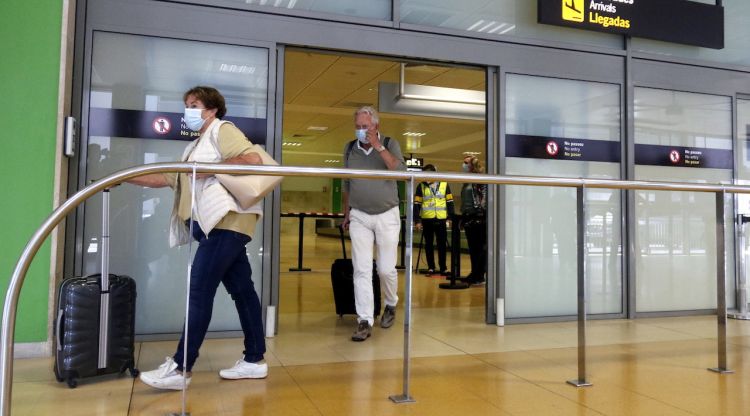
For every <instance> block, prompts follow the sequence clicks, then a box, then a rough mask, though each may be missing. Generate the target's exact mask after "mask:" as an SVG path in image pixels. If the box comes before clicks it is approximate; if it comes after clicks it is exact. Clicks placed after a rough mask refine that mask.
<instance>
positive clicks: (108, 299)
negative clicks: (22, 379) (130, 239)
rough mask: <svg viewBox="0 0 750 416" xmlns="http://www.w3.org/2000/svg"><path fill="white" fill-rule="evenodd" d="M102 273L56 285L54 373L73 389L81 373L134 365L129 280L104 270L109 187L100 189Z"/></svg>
mask: <svg viewBox="0 0 750 416" xmlns="http://www.w3.org/2000/svg"><path fill="white" fill-rule="evenodd" d="M102 202H103V211H102V239H101V252H100V253H101V260H102V272H101V273H100V274H94V275H91V276H88V277H77V278H72V279H66V280H64V281H63V282H62V284H61V285H60V291H59V298H58V302H57V305H58V307H57V319H56V325H55V340H56V342H55V376H56V378H57V381H59V382H63V381H67V383H68V386H69V387H71V388H73V387H76V386H77V385H78V379H79V378H81V377H91V376H97V375H103V374H111V373H123V372H124V371H125V370H129V371H130V375H131V376H133V377H136V376H137V375H138V370H137V369H136V368H135V354H134V352H135V299H136V289H135V280H133V279H132V278H130V277H128V276H117V275H114V274H109V190H108V189H107V190H105V191H104V192H103V193H102Z"/></svg>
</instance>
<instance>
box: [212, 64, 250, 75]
mask: <svg viewBox="0 0 750 416" xmlns="http://www.w3.org/2000/svg"><path fill="white" fill-rule="evenodd" d="M219 72H228V73H230V74H248V75H251V74H254V73H255V67H254V66H250V65H241V64H240V65H237V64H221V65H219Z"/></svg>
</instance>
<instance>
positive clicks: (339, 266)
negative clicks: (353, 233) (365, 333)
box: [331, 227, 380, 316]
mask: <svg viewBox="0 0 750 416" xmlns="http://www.w3.org/2000/svg"><path fill="white" fill-rule="evenodd" d="M339 231H340V232H341V249H342V251H343V252H344V258H343V259H336V260H335V261H334V262H333V264H332V265H331V286H333V301H334V303H335V304H336V314H337V315H339V316H343V315H350V314H354V315H356V314H357V308H356V306H355V304H354V266H353V265H352V261H351V259H347V258H346V244H345V243H344V229H343V228H341V227H339ZM372 292H373V299H374V304H375V308H374V311H373V316H378V315H380V278H379V277H378V270H377V267H376V266H375V262H374V261H373V262H372Z"/></svg>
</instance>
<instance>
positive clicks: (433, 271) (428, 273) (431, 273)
mask: <svg viewBox="0 0 750 416" xmlns="http://www.w3.org/2000/svg"><path fill="white" fill-rule="evenodd" d="M433 274H435V270H434V269H427V272H426V273H425V275H427V277H430V276H432V275H433Z"/></svg>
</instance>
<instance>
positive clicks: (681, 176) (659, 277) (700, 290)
mask: <svg viewBox="0 0 750 416" xmlns="http://www.w3.org/2000/svg"><path fill="white" fill-rule="evenodd" d="M731 120H732V100H731V97H727V96H720V95H709V94H697V93H690V92H680V91H671V90H663V89H655V88H642V87H639V88H635V164H636V166H635V179H637V180H660V181H674V182H690V183H714V184H718V183H724V184H728V183H731V181H732V169H733V153H732V121H731ZM726 198H727V199H726V203H725V207H726V209H725V212H726V213H725V218H729V219H731V218H732V217H733V214H732V199H733V197H732V196H731V195H727V197H726ZM714 201H715V199H714V195H713V194H709V193H701V192H672V191H636V192H635V220H636V235H635V263H636V312H639V313H644V312H665V311H687V310H701V309H703V310H706V309H713V308H716V256H717V253H716V208H715V202H714ZM726 224H727V229H726V232H725V236H726V241H725V246H726V247H734V221H731V220H729V221H726ZM726 253H727V257H726V264H734V250H727V251H726ZM726 276H727V282H728V284H727V293H730V294H734V284H733V281H734V268H733V267H728V268H727V269H726ZM732 305H734V296H730V297H728V300H727V306H730V307H731V306H732Z"/></svg>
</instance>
